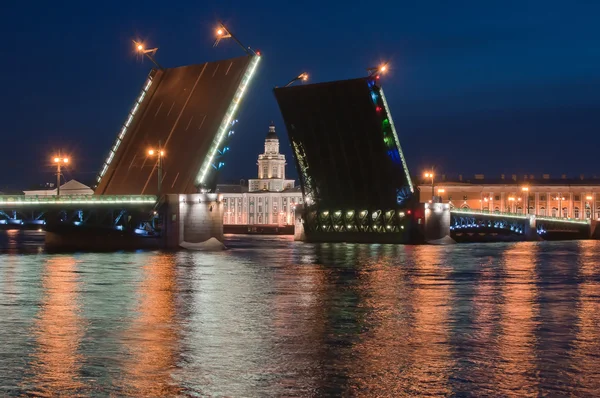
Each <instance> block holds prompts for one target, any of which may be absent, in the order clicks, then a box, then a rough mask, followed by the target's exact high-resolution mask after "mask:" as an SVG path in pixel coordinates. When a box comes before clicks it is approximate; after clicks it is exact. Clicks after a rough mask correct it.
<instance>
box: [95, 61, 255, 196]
mask: <svg viewBox="0 0 600 398" xmlns="http://www.w3.org/2000/svg"><path fill="white" fill-rule="evenodd" d="M250 61H251V57H249V56H244V57H239V58H234V59H229V60H225V61H218V62H209V63H205V64H201V65H190V66H182V67H178V68H170V69H165V70H161V71H158V72H157V73H156V75H155V76H154V78H153V79H152V80H153V83H152V88H151V90H150V91H149V92H148V95H147V96H146V98H145V99H144V101H143V102H142V104H141V105H140V109H139V110H138V112H137V114H136V116H135V118H134V119H133V121H132V125H131V127H130V129H129V132H128V133H127V135H126V136H125V138H124V139H123V142H122V144H121V145H120V147H119V148H118V151H117V153H116V155H115V157H114V159H113V161H112V163H111V164H110V165H109V168H108V169H107V172H106V174H105V176H104V177H103V178H102V180H101V181H100V183H99V185H98V187H97V188H96V194H104V195H124V194H132V195H155V194H157V193H158V192H157V191H158V170H157V159H156V157H149V156H148V149H149V148H155V149H156V148H157V147H158V144H159V141H161V142H162V145H163V148H164V151H165V157H164V160H163V178H162V187H161V191H162V192H161V194H168V193H193V192H196V187H195V179H196V176H197V175H198V173H199V170H200V167H201V166H202V162H203V160H204V159H205V158H206V156H207V154H208V152H209V149H210V147H211V144H212V142H213V139H214V138H215V135H216V133H217V131H218V129H219V126H220V125H221V123H222V121H223V118H224V116H225V113H226V111H227V109H228V107H229V104H230V103H231V102H232V100H233V97H234V95H235V93H236V90H237V88H238V86H239V85H240V81H241V80H242V77H243V75H244V73H245V71H246V69H247V68H248V65H249V62H250Z"/></svg>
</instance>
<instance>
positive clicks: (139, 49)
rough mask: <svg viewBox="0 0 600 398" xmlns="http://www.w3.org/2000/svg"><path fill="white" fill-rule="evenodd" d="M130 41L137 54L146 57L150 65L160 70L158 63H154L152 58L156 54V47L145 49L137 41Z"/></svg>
mask: <svg viewBox="0 0 600 398" xmlns="http://www.w3.org/2000/svg"><path fill="white" fill-rule="evenodd" d="M132 41H133V44H134V45H135V50H136V51H137V52H138V53H140V54H142V55H145V56H146V57H148V59H149V60H150V61H152V63H153V64H154V65H156V67H157V68H158V69H162V66H160V65H159V64H158V62H156V60H155V59H154V56H155V55H156V52H157V51H158V47H156V48H146V47H145V46H144V44H143V43H141V42H139V41H135V40H132Z"/></svg>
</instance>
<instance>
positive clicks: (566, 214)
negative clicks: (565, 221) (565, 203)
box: [561, 207, 569, 217]
mask: <svg viewBox="0 0 600 398" xmlns="http://www.w3.org/2000/svg"><path fill="white" fill-rule="evenodd" d="M561 217H569V209H567V208H566V207H563V209H562V214H561Z"/></svg>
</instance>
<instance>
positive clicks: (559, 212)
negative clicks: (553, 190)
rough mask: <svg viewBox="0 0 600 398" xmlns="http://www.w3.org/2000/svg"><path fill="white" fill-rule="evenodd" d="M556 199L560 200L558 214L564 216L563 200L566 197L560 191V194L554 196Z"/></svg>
mask: <svg viewBox="0 0 600 398" xmlns="http://www.w3.org/2000/svg"><path fill="white" fill-rule="evenodd" d="M554 200H558V216H559V217H563V211H562V201H563V200H565V197H564V196H562V195H561V194H560V192H559V193H558V196H557V197H555V198H554Z"/></svg>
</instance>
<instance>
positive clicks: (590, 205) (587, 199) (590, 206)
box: [585, 195, 594, 219]
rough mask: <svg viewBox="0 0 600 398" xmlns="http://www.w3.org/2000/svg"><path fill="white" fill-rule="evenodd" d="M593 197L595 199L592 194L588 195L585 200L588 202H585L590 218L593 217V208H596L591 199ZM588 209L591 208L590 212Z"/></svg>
mask: <svg viewBox="0 0 600 398" xmlns="http://www.w3.org/2000/svg"><path fill="white" fill-rule="evenodd" d="M592 199H593V197H592V195H587V196H586V197H585V200H586V202H585V207H586V213H587V214H586V218H587V217H588V214H589V218H590V219H591V218H592V217H593V210H594V209H593V208H592V204H591V203H590V201H591V200H592ZM587 209H590V210H589V213H588V211H587Z"/></svg>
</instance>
